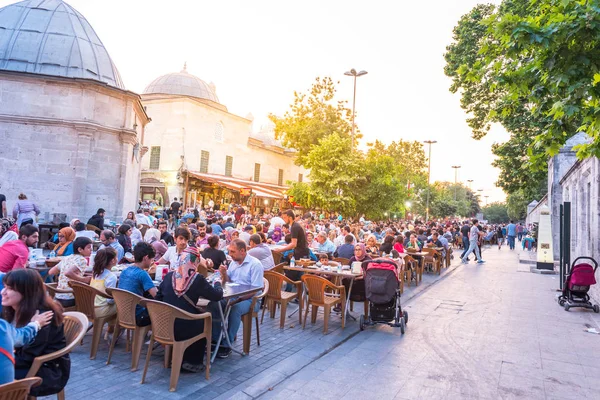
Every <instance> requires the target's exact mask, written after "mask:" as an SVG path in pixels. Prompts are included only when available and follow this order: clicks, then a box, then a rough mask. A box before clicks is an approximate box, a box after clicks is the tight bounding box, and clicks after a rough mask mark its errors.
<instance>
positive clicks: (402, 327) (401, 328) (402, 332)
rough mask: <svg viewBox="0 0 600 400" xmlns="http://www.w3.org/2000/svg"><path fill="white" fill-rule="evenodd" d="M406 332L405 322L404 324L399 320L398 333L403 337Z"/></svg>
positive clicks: (402, 320)
mask: <svg viewBox="0 0 600 400" xmlns="http://www.w3.org/2000/svg"><path fill="white" fill-rule="evenodd" d="M404 332H406V322H404V318H402V319H401V320H400V333H401V334H403V335H404Z"/></svg>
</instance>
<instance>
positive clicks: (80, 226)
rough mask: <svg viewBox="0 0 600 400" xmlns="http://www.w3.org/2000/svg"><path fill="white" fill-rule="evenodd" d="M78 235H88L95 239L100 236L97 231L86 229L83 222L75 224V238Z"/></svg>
mask: <svg viewBox="0 0 600 400" xmlns="http://www.w3.org/2000/svg"><path fill="white" fill-rule="evenodd" d="M78 237H86V238H90V239H92V240H95V239H96V238H98V235H96V232H94V231H86V230H85V224H84V223H83V222H78V223H77V224H76V225H75V238H78Z"/></svg>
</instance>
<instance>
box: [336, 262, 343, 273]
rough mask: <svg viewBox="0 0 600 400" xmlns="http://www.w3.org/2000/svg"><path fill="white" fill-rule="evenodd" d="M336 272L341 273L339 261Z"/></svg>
mask: <svg viewBox="0 0 600 400" xmlns="http://www.w3.org/2000/svg"><path fill="white" fill-rule="evenodd" d="M337 273H338V274H341V273H342V264H341V263H340V264H338V267H337Z"/></svg>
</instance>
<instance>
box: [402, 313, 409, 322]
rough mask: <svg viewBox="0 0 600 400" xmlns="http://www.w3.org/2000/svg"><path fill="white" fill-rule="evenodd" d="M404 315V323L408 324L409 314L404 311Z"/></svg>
mask: <svg viewBox="0 0 600 400" xmlns="http://www.w3.org/2000/svg"><path fill="white" fill-rule="evenodd" d="M403 315H404V323H405V324H408V312H407V311H404V313H403Z"/></svg>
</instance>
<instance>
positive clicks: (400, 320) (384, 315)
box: [360, 258, 408, 334]
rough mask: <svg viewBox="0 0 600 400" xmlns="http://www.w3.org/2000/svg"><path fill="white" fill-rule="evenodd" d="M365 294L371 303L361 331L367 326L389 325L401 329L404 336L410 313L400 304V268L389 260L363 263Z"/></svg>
mask: <svg viewBox="0 0 600 400" xmlns="http://www.w3.org/2000/svg"><path fill="white" fill-rule="evenodd" d="M362 270H363V276H364V280H365V293H366V298H367V300H368V301H369V317H368V318H365V316H364V315H361V316H360V330H361V331H362V330H364V329H365V325H369V326H372V325H375V324H387V325H390V326H393V327H399V328H400V332H402V333H403V334H404V331H405V330H406V324H407V323H408V313H407V312H406V311H402V306H401V304H400V281H399V280H398V271H399V267H398V264H397V263H396V261H394V260H392V259H389V258H378V259H376V260H371V261H363V263H362Z"/></svg>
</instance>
